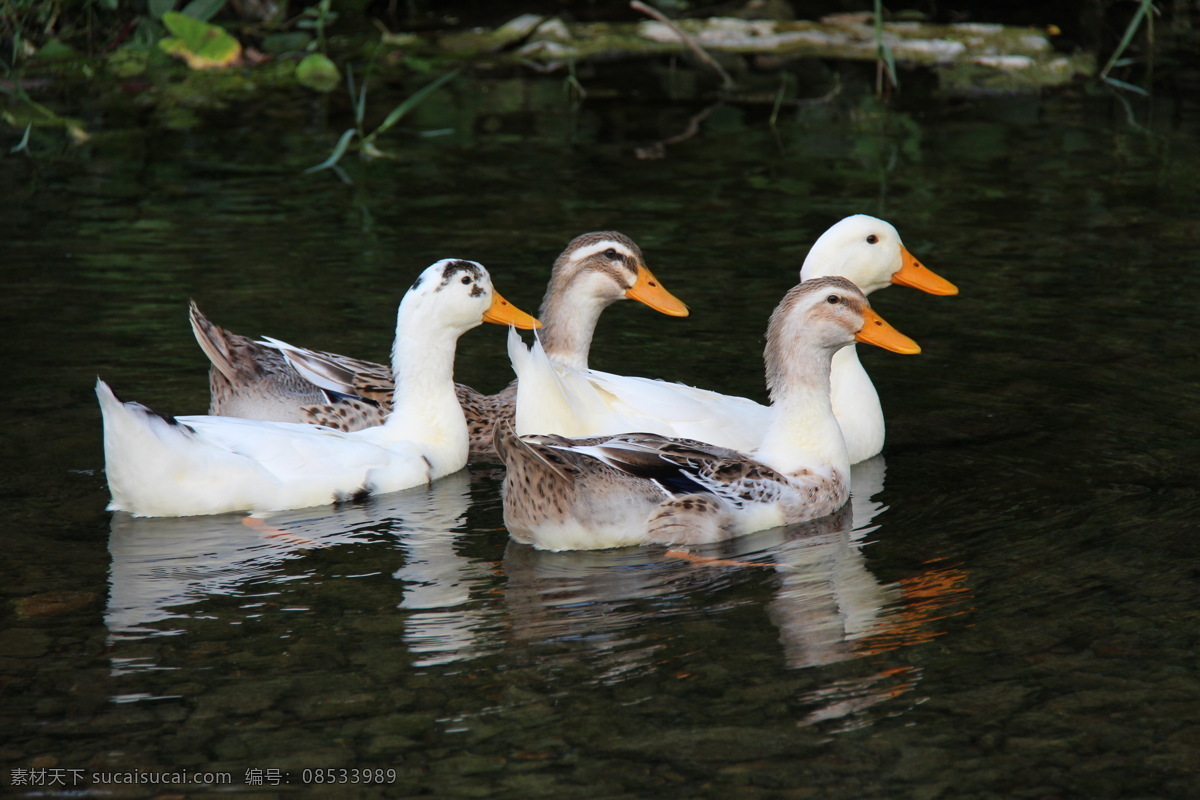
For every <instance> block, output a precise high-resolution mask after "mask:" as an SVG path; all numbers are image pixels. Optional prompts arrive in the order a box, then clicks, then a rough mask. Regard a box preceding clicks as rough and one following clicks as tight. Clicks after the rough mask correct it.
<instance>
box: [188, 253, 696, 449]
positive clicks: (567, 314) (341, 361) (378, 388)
mask: <svg viewBox="0 0 1200 800" xmlns="http://www.w3.org/2000/svg"><path fill="white" fill-rule="evenodd" d="M626 298H628V299H631V300H637V301H639V302H641V303H645V304H646V305H648V306H650V307H651V308H653V309H654V310H656V311H659V312H661V313H663V314H668V315H670V316H676V317H683V316H687V313H688V311H687V306H685V305H684V304H683V303H681V302H680V301H679V300H678V299H677V298H676V297H675V296H674V295H672V294H671V293H670V292H668V291H667V290H666V289H665V288H663V286H662V284H661V283H659V282H658V279H656V278H655V277H654V275H653V273H651V272H650V270H649V268H648V267H647V266H646V263H645V259H644V258H643V256H642V251H641V249H640V248H638V246H637V244H635V243H634V241H633V240H632V239H630V238H629V237H628V236H625V235H624V234H621V233H618V232H616V231H597V232H594V233H585V234H582V235H580V236H577V237H575V238H574V239H573V240H571V242H570V243H569V244H568V245H567V247H566V249H564V250H563V252H562V253H561V254H560V255H559V256H558V258H557V259H555V261H554V267H553V269H552V271H551V273H550V283H549V285H548V286H547V288H546V296H545V298H544V299H543V300H542V307H541V311H540V312H539V316H540V317H541V319H542V322H543V323H544V327H543V329H542V331H541V336H542V343H543V347H544V348H545V352H546V354H547V356H548V357H549V358H551V359H553V360H554V361H556V362H557V363H560V364H563V365H566V366H568V367H571V368H574V369H587V360H588V351H589V350H590V348H591V344H592V334H593V333H594V332H595V329H596V323H597V321H598V320H599V318H600V312H602V311H603V310H604V309H605V308H607V307H608V306H610V305H612V304H613V303H615V302H617V301H618V300H624V299H626ZM190 313H191V322H192V331H193V332H194V333H195V334H196V341H197V342H199V343H200V346H201V348H202V349H203V350H204V352H205V354H207V355H208V357H209V360H210V361H212V364H213V366H212V369H211V371H210V373H209V386H210V391H211V396H212V402H211V405H210V407H209V413H210V414H219V415H222V416H232V417H247V418H250V419H270V420H277V421H281V422H308V423H313V424H318V425H327V426H329V427H332V428H337V429H339V430H344V431H355V430H362V429H363V428H368V427H371V426H374V425H379V424H382V423H383V421H384V419H385V418H386V417H387V413H388V411H389V410H390V409H391V403H392V376H391V370H390V368H388V367H384V366H383V365H381V364H375V363H372V362H370V361H360V360H358V359H355V358H349V357H348V356H342V355H337V354H334V353H325V352H321V351H319V350H307V349H304V348H300V347H294V346H292V345H290V344H287V343H286V342H281V341H279V340H278V339H272V338H270V337H265V341H255V340H254V339H251V338H249V337H246V336H241V335H239V334H236V333H232V332H230V331H227V330H225V329H223V328H220V327H218V326H217V325H214V324H213V323H212V322H210V321H209V320H208V319H207V318H206V317H205V316H204V315H203V314H201V313H200V310H199V309H198V308H197V307H196V305H195V303H193V304H192V305H191V310H190ZM455 389H456V391H457V393H458V399H459V403H460V404H461V405H462V408H463V414H464V415H465V416H466V419H467V428H468V432H469V436H470V454H471V456H470V457H471V458H473V459H475V458H487V457H493V456H494V455H495V453H494V451H493V450H492V427H493V425H494V424H495V422H496V420H497V419H511V418H512V413H513V401H514V399H515V397H516V389H515V387H512V386H510V387H509V388H507V389H504V390H503V391H501V392H498V393H497V394H492V395H485V394H482V393H480V392H478V391H476V390H475V389H472V388H471V387H470V386H466V385H464V384H461V383H460V384H456V386H455ZM330 393H332V394H330Z"/></svg>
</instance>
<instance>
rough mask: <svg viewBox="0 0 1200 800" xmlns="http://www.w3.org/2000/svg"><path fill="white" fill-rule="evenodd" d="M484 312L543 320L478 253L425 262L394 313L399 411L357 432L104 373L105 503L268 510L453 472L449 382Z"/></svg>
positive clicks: (142, 510)
mask: <svg viewBox="0 0 1200 800" xmlns="http://www.w3.org/2000/svg"><path fill="white" fill-rule="evenodd" d="M483 322H495V323H498V324H502V325H512V326H515V327H521V328H525V329H529V328H535V327H537V326H538V325H540V323H539V322H538V320H537V319H535V318H534V317H532V316H530V315H529V314H527V313H525V312H524V311H521V310H520V309H518V308H516V307H515V306H513V305H512V304H510V303H509V302H508V301H507V300H505V299H504V297H503V296H501V295H500V293H499V292H497V291H496V290H495V289H494V288H493V286H492V280H491V276H490V275H489V274H488V271H487V269H486V268H485V267H484V266H483V265H482V264H479V263H478V262H475V261H468V260H465V259H457V258H449V259H442V260H440V261H438V262H436V263H434V264H433V265H431V266H430V267H428V268H427V269H425V270H424V271H423V272H422V273H421V274H420V275H419V276H418V278H417V280H416V282H414V283H413V285H412V287H411V288H410V289H409V290H408V291H407V292H406V293H405V295H404V298H403V300H402V301H401V302H400V307H399V310H398V311H397V314H396V330H395V344H394V345H393V349H392V365H393V378H394V382H395V385H396V387H397V388H396V390H395V395H394V399H393V403H394V405H393V411H392V413H391V414H389V415H388V417H387V420H386V421H385V422H384V424H383V425H379V426H375V427H372V428H367V429H364V430H359V431H353V432H346V431H342V430H337V429H335V428H331V427H327V426H318V425H306V424H303V423H297V422H276V421H266V420H251V419H244V418H238V417H224V416H213V415H196V416H180V417H172V416H167V415H163V414H158V413H155V412H154V411H152V410H150V409H149V408H147V407H146V406H144V405H142V404H140V403H133V402H122V401H121V400H119V399H118V398H117V396H116V395H115V394H114V393H113V391H112V389H111V388H110V387H109V386H108V384H106V383H105V382H104V381H103V380H100V379H97V382H96V395H97V397H98V399H99V402H100V409H101V414H102V416H103V426H104V458H105V473H106V475H107V479H108V485H109V489H110V491H111V493H112V501H111V503H109V505H108V508H109V510H112V511H126V512H129V513H130V514H133V515H134V516H140V517H181V516H192V515H203V514H221V513H226V512H234V511H249V512H251V514H259V515H261V514H263V513H268V512H272V511H281V510H286V509H292V508H307V507H309V506H318V505H327V504H330V503H339V502H344V501H349V500H359V499H364V498H365V497H367V496H370V495H375V494H383V493H387V492H394V491H399V490H401V489H407V488H411V487H414V486H420V485H424V484H428V483H430V482H431V481H434V480H436V479H437V478H440V477H442V476H444V475H449V474H450V473H452V472H456V471H458V470H460V469H462V468H463V467H464V466H465V465H466V463H467V425H466V420H465V419H464V418H463V414H462V409H461V407H460V406H459V405H458V400H457V396H456V395H455V392H454V354H455V348H456V345H457V342H458V338H459V336H461V335H462V334H463V333H465V332H466V331H468V330H470V329H471V328H474V327H477V326H478V325H480V324H481V323H483Z"/></svg>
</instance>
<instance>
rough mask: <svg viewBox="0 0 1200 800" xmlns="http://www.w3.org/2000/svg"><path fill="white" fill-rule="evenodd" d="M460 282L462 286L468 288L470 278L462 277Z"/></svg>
mask: <svg viewBox="0 0 1200 800" xmlns="http://www.w3.org/2000/svg"><path fill="white" fill-rule="evenodd" d="M462 282H463V286H469V285H470V284H471V276H470V275H463V277H462Z"/></svg>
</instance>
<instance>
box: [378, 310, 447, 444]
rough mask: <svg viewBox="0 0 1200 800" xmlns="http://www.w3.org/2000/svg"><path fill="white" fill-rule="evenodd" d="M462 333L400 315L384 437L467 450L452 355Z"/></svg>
mask: <svg viewBox="0 0 1200 800" xmlns="http://www.w3.org/2000/svg"><path fill="white" fill-rule="evenodd" d="M460 333H461V332H460V331H455V330H453V329H451V328H447V327H446V326H444V325H439V324H437V323H436V322H429V321H422V320H421V319H412V318H411V317H408V318H406V317H405V315H404V314H403V309H402V310H401V314H400V316H399V317H398V318H397V321H396V340H395V343H394V344H393V345H392V377H393V379H394V380H395V382H396V388H395V390H394V392H393V394H392V411H391V413H390V414H388V417H387V420H386V421H385V422H384V424H383V425H382V426H381V428H382V433H381V435H382V436H383V438H385V439H388V440H391V441H412V442H420V443H423V444H427V445H431V446H436V448H437V449H438V450H442V449H445V450H446V452H448V453H450V454H451V455H453V454H455V453H456V452H457V451H458V450H459V449H461V450H462V452H463V453H464V454H465V453H466V449H467V424H466V420H465V418H464V417H463V413H462V407H461V406H460V405H459V404H458V398H457V396H456V395H455V391H454V354H455V348H456V346H457V344H458V336H459V334H460Z"/></svg>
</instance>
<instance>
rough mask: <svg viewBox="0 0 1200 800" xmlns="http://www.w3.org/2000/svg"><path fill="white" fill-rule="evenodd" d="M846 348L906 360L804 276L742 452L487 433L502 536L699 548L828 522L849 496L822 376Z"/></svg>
mask: <svg viewBox="0 0 1200 800" xmlns="http://www.w3.org/2000/svg"><path fill="white" fill-rule="evenodd" d="M856 340H857V341H860V342H869V343H871V344H876V345H879V346H881V347H884V348H887V349H889V350H894V351H896V352H899V353H918V352H920V347H918V346H917V344H916V342H914V341H913V340H912V339H909V338H908V337H907V336H904V335H903V334H901V333H899V332H898V331H896V330H895V329H894V328H892V326H890V325H888V324H887V323H886V322H884V321H883V319H881V318H880V317H879V316H878V315H877V314H875V313H874V312H873V311H872V310H871V308H870V306H869V305H868V304H867V300H866V296H865V295H863V293H862V292H861V291H859V290H858V288H857V287H855V285H854V284H853V283H851V282H850V281H848V280H846V279H845V278H836V277H830V278H814V279H812V280H809V281H805V282H804V283H801V284H800V285H798V286H796V287H795V288H793V289H792V290H791V291H789V292H788V293H787V295H785V296H784V298H783V301H782V302H781V303H780V304H779V306H778V307H777V308H776V309H775V312H774V314H772V315H771V322H770V325H769V326H768V329H767V344H766V348H765V350H764V353H763V357H764V361H765V364H766V376H767V387H768V390H769V392H770V395H771V406H770V408H769V409H768V411H767V424H766V427H765V429H764V432H763V434H762V435H761V436H760V438H759V442H758V443H757V446H756V447H755V448H754V449H753V450H751V451H750V452H745V453H744V452H738V451H735V450H732V449H729V448H724V447H717V446H714V445H711V444H705V443H703V442H698V441H693V440H690V439H678V438H670V437H664V436H658V435H655V434H649V433H625V434H617V435H613V436H600V437H592V438H584V439H568V438H565V437H562V436H556V435H552V434H551V435H533V436H520V437H517V436H515V435H513V433H512V431H511V429H509V428H507V427H501V428H498V429H497V434H496V439H497V441H496V449H497V451H498V452H499V454H500V456H501V458H502V459H503V460H504V465H505V467H506V468H507V469H506V473H505V479H504V523H505V525H506V526H507V527H508V530H509V532H510V533H511V534H512V536H513V537H514V538H516V539H517V540H518V541H521V542H525V543H527V544H532V545H534V546H535V547H538V548H541V549H545V550H583V549H599V548H606V547H620V546H625V545H633V544H646V543H663V544H698V543H706V542H713V541H718V540H721V539H725V538H729V537H732V536H738V535H741V534H745V533H751V532H753V531H757V530H763V529H765V528H772V527H776V526H778V525H786V524H790V523H794V522H803V521H805V520H809V519H816V518H818V517H823V516H825V515H827V514H830V513H832V512H833V511H835V510H837V509H838V508H839V507H840V506H842V504H844V503H845V502H846V499H847V497H848V496H849V480H850V461H849V457H848V455H847V453H846V444H845V440H844V439H843V437H842V432H841V429H840V428H839V426H838V422H837V419H836V418H835V417H834V415H833V406H832V402H831V400H830V394H829V389H830V384H829V380H830V370H831V364H832V359H833V354H834V353H835V352H836V351H837V350H838V349H840V348H843V347H845V346H847V345H849V344H851V343H853V342H854V341H856ZM523 380H524V379H522V382H521V383H519V384H518V388H517V394H518V397H517V403H518V406H519V405H520V403H521V398H520V395H521V394H522V393H524V391H525V388H526V387H525V384H524V382H523Z"/></svg>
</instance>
